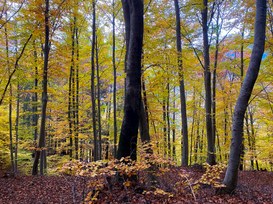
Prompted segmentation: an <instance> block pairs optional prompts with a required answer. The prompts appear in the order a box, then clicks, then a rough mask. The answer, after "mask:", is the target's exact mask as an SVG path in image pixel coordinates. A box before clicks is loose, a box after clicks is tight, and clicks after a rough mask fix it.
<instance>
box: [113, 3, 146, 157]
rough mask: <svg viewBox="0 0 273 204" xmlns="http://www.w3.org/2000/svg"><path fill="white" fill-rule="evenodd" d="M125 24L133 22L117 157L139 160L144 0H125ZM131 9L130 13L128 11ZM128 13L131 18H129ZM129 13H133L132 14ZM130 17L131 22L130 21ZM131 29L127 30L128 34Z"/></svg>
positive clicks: (131, 24) (128, 49)
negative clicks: (137, 151) (138, 137)
mask: <svg viewBox="0 0 273 204" xmlns="http://www.w3.org/2000/svg"><path fill="white" fill-rule="evenodd" d="M122 4H123V8H124V7H127V8H129V10H128V9H124V10H123V11H124V16H125V25H128V24H129V25H130V37H129V46H128V47H127V51H128V56H127V60H126V61H127V63H126V65H127V66H126V92H125V102H124V117H123V122H122V127H121V133H120V140H119V145H118V152H117V158H118V159H120V158H122V157H127V156H130V158H131V159H133V160H136V157H137V155H136V147H137V134H138V125H139V113H140V104H141V55H142V43H143V1H142V0H127V1H125V0H123V1H122ZM128 12H129V13H128ZM126 16H127V18H126ZM128 16H130V17H129V18H128ZM128 21H129V23H128ZM127 34H128V33H126V36H127Z"/></svg>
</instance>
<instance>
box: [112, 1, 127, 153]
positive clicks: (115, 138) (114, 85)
mask: <svg viewBox="0 0 273 204" xmlns="http://www.w3.org/2000/svg"><path fill="white" fill-rule="evenodd" d="M112 4H113V13H112V18H113V19H112V21H113V22H112V26H113V27H112V38H113V46H112V48H113V49H112V63H113V74H114V84H113V112H114V113H113V114H114V157H116V155H117V134H118V133H117V131H118V129H117V68H116V18H115V0H113V3H112ZM124 16H125V14H124ZM126 31H127V30H126ZM126 35H127V32H126ZM126 53H127V40H126ZM125 57H127V56H125ZM125 63H126V60H125Z"/></svg>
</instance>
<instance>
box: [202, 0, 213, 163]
mask: <svg viewBox="0 0 273 204" xmlns="http://www.w3.org/2000/svg"><path fill="white" fill-rule="evenodd" d="M203 7H204V8H203V9H202V12H201V14H202V29H203V47H204V48H203V49H204V50H203V55H204V81H205V93H206V97H205V109H206V130H207V141H208V147H207V163H208V164H209V165H214V164H216V159H215V138H214V135H213V127H212V112H211V111H212V100H211V72H210V56H209V40H208V0H203Z"/></svg>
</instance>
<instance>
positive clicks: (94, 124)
mask: <svg viewBox="0 0 273 204" xmlns="http://www.w3.org/2000/svg"><path fill="white" fill-rule="evenodd" d="M92 6H93V15H92V17H93V25H92V30H93V31H92V49H91V103H92V125H93V137H94V138H93V139H94V161H97V160H98V136H97V123H96V112H97V111H96V98H95V96H96V94H95V43H96V2H95V0H93V3H92Z"/></svg>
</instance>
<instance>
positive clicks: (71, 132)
mask: <svg viewBox="0 0 273 204" xmlns="http://www.w3.org/2000/svg"><path fill="white" fill-rule="evenodd" d="M75 20H76V19H75V18H74V21H73V24H72V23H71V62H70V63H71V64H70V76H69V93H68V96H69V99H68V123H69V156H70V159H72V157H73V137H74V133H75V132H74V125H75V124H74V122H75V109H74V108H75V107H74V105H75V23H76V22H75Z"/></svg>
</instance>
